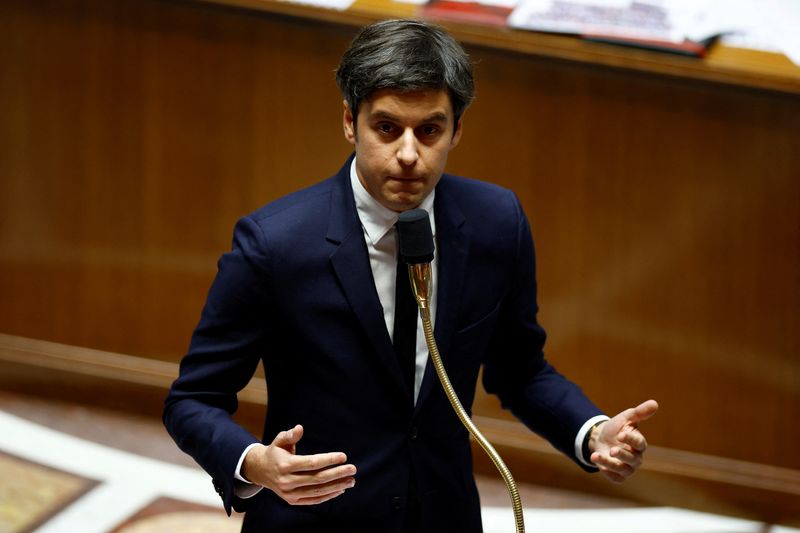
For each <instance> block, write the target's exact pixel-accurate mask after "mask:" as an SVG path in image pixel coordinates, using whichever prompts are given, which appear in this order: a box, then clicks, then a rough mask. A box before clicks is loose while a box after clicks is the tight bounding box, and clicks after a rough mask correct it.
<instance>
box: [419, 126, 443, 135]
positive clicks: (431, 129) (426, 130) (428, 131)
mask: <svg viewBox="0 0 800 533" xmlns="http://www.w3.org/2000/svg"><path fill="white" fill-rule="evenodd" d="M437 133H439V128H438V127H436V126H423V127H422V134H423V135H425V136H427V137H431V136H433V135H436V134H437Z"/></svg>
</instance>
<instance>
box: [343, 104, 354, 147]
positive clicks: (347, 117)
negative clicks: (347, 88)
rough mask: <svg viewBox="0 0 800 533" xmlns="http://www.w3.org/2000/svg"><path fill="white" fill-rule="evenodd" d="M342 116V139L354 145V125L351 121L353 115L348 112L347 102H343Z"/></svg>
mask: <svg viewBox="0 0 800 533" xmlns="http://www.w3.org/2000/svg"><path fill="white" fill-rule="evenodd" d="M342 103H343V104H344V116H343V117H342V125H343V126H344V138H345V139H347V142H349V143H350V144H353V145H355V144H356V124H355V121H354V120H353V113H352V111H350V106H349V105H347V100H343V101H342Z"/></svg>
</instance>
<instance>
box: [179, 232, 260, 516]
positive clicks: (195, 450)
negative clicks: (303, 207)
mask: <svg viewBox="0 0 800 533" xmlns="http://www.w3.org/2000/svg"><path fill="white" fill-rule="evenodd" d="M262 241H263V235H262V233H261V230H260V228H259V227H258V225H257V224H255V223H254V222H253V221H252V220H250V219H249V218H243V219H241V220H240V221H239V223H238V224H237V226H236V229H235V231H234V242H233V249H232V251H231V252H229V253H227V254H225V255H223V256H222V258H221V259H220V260H219V264H218V272H217V276H216V278H215V279H214V282H213V284H212V286H211V288H210V290H209V294H208V298H207V301H206V305H205V307H204V309H203V312H202V316H201V319H200V323H199V324H198V326H197V328H196V330H195V332H194V334H193V336H192V341H191V344H190V347H189V351H188V353H187V354H186V356H185V357H184V358H183V360H182V361H181V365H180V375H179V377H178V379H177V380H176V381H175V382H174V383H173V384H172V388H171V390H170V392H169V395H168V396H167V399H166V402H165V407H164V424H165V426H166V428H167V431H168V432H169V434H170V435H171V436H172V438H173V439H174V440H175V442H176V443H177V444H178V446H179V447H180V448H181V449H182V450H183V451H184V452H186V453H188V454H189V455H191V456H192V457H193V458H194V459H195V461H197V463H198V464H199V465H200V466H201V467H203V469H204V470H205V471H206V472H208V474H209V475H210V476H211V477H212V479H213V483H214V487H215V488H216V490H217V492H218V493H219V494H220V496H221V497H222V499H223V502H224V506H225V510H226V512H227V513H228V514H230V512H231V506H234V507H235V508H237V510H238V509H239V506H240V504H243V502H242V501H241V500H239V499H238V498H236V497H235V496H234V494H233V492H234V490H233V489H234V484H235V483H238V482H237V481H235V477H234V472H235V470H236V465H237V462H238V460H239V457H240V456H241V454H242V452H243V451H244V449H245V448H246V447H247V446H249V445H250V444H252V443H254V442H258V439H256V438H255V437H254V436H253V435H251V434H250V433H249V432H248V431H247V430H245V429H244V428H243V427H241V426H240V425H239V424H237V423H235V422H234V421H233V420H232V419H231V414H232V413H233V412H234V411H235V410H236V408H237V406H238V402H237V398H236V394H237V392H238V391H240V390H241V389H243V388H244V387H245V386H246V385H247V383H248V382H249V380H250V378H251V377H252V375H253V373H254V372H255V369H256V366H257V364H258V361H259V358H260V356H261V354H262V349H263V347H264V343H265V338H266V336H267V327H266V324H268V323H269V308H268V306H267V302H268V298H267V285H268V280H269V268H268V260H267V257H266V256H265V255H264V252H263V250H264V249H265V247H264V243H263V242H262Z"/></svg>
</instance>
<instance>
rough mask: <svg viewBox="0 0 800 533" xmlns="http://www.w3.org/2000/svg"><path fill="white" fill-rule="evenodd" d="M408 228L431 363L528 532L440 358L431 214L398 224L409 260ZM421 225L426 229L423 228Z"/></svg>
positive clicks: (503, 471)
mask: <svg viewBox="0 0 800 533" xmlns="http://www.w3.org/2000/svg"><path fill="white" fill-rule="evenodd" d="M415 212H416V213H415ZM404 225H405V227H409V226H410V227H411V229H410V231H409V230H406V231H408V233H409V234H410V238H409V243H408V244H410V246H408V248H412V251H411V254H410V255H411V256H413V258H414V259H415V260H408V275H409V278H410V280H411V289H412V291H413V292H414V298H416V300H417V305H418V306H419V314H420V317H421V318H422V328H423V331H424V332H425V342H426V343H427V344H428V351H429V352H430V354H431V361H433V366H434V368H435V369H436V375H437V376H438V377H439V381H440V382H441V384H442V387H443V388H444V392H445V395H446V396H447V399H448V400H449V401H450V405H452V406H453V409H454V410H455V412H456V415H458V418H459V420H461V423H462V424H464V427H466V428H467V431H469V432H470V434H471V435H472V436H473V438H474V439H475V440H476V441H478V444H480V445H481V448H483V450H484V451H485V452H486V454H487V455H488V456H489V458H490V459H491V460H492V463H494V466H495V467H496V468H497V470H498V471H499V472H500V475H501V476H502V477H503V481H505V483H506V488H508V494H509V496H510V497H511V506H512V508H513V510H514V520H515V522H516V527H517V533H525V519H524V517H523V513H522V501H521V500H520V497H519V490H518V489H517V484H516V482H515V481H514V478H513V477H512V476H511V472H510V471H509V469H508V467H507V466H506V464H505V463H504V462H503V459H502V458H501V457H500V454H498V453H497V450H495V449H494V446H492V444H491V443H490V442H489V441H488V440H487V439H486V437H484V436H483V434H482V433H481V432H480V431H479V430H478V428H477V427H476V426H475V424H474V423H473V422H472V419H470V417H469V415H468V414H467V411H466V410H465V409H464V406H462V405H461V401H460V400H459V399H458V395H457V394H456V391H455V389H453V385H452V384H451V383H450V378H449V377H447V372H445V369H444V364H442V358H441V356H440V355H439V348H438V347H437V346H436V339H435V338H434V336H433V326H432V325H431V310H430V295H431V292H432V290H433V282H432V276H431V263H430V262H431V260H432V259H433V235H432V234H431V229H430V220H429V219H428V213H427V212H426V211H423V210H421V209H415V210H413V211H407V212H405V213H403V214H401V215H400V221H398V233H399V234H400V248H401V253H403V254H404V255H406V256H407V258H408V255H407V254H406V253H405V252H404V251H403V249H404V244H405V243H404V242H403V239H404V235H403V233H404V229H403V226H404ZM420 226H423V227H422V228H420Z"/></svg>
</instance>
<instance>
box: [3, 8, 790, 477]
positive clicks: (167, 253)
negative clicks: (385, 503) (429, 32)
mask: <svg viewBox="0 0 800 533" xmlns="http://www.w3.org/2000/svg"><path fill="white" fill-rule="evenodd" d="M352 34H353V28H351V27H348V26H346V25H337V24H328V23H322V22H314V21H311V20H304V19H300V18H290V17H283V16H280V15H267V14H258V13H254V12H248V11H240V10H235V9H227V8H219V7H214V6H211V5H205V4H195V3H189V2H184V3H175V2H151V1H147V2H138V1H137V2H134V1H132V0H116V1H114V2H104V1H99V0H84V1H78V0H71V1H66V0H65V1H60V2H55V1H50V2H35V3H31V2H24V1H19V0H18V1H7V2H3V3H2V4H0V64H2V65H3V70H2V74H0V114H1V115H2V117H3V120H2V121H0V213H2V215H0V294H2V297H1V298H2V304H1V305H0V331H2V332H3V333H8V334H13V335H21V336H26V337H34V338H40V339H46V340H51V341H57V342H62V343H66V344H70V345H77V346H87V347H91V348H96V349H100V350H109V351H114V352H120V353H125V354H132V355H139V356H145V357H150V358H155V359H161V360H168V361H177V360H178V358H179V357H180V355H181V354H182V352H183V350H184V349H185V346H186V344H187V342H188V338H189V335H190V333H191V330H192V328H193V326H194V324H195V321H196V320H197V317H198V315H199V312H200V307H201V305H202V302H203V300H204V297H205V291H206V289H207V287H208V284H209V282H210V280H211V279H212V277H213V274H214V272H215V261H216V258H217V257H218V255H219V254H220V253H222V252H224V251H225V250H226V249H228V247H229V242H230V235H231V229H232V226H233V224H234V222H235V220H236V219H237V218H238V217H239V216H240V215H242V214H245V213H247V212H249V211H250V210H252V209H254V208H256V207H257V206H259V205H261V204H263V203H265V202H267V201H269V200H271V199H274V198H276V197H278V196H280V195H282V194H285V193H287V192H289V191H292V190H295V189H297V188H299V187H301V186H304V185H307V184H310V183H313V182H315V181H317V180H318V179H320V178H323V177H326V176H328V175H330V174H331V173H332V172H334V171H335V170H336V169H337V168H338V166H339V165H340V164H341V162H342V161H343V160H344V158H345V157H346V156H347V155H348V153H349V151H350V147H349V145H348V144H347V143H346V142H345V141H344V139H343V138H342V135H341V125H340V120H341V103H340V96H339V95H338V93H337V90H336V88H335V84H334V82H333V70H334V69H335V67H336V65H337V63H338V58H339V55H340V53H341V52H342V51H343V50H344V48H345V47H346V44H347V42H348V40H349V39H350V37H351V36H352ZM469 51H470V52H471V53H472V55H473V57H474V58H475V59H476V60H477V61H478V64H477V67H476V73H477V77H478V79H477V83H478V99H477V101H476V103H475V104H474V106H473V107H472V108H471V109H470V110H469V111H468V113H467V115H466V118H465V120H466V122H465V128H466V129H465V135H464V138H463V140H462V143H461V145H460V146H459V147H458V149H457V150H456V151H455V152H454V153H453V154H452V157H451V165H450V170H451V171H453V172H457V173H463V174H466V175H469V176H472V177H476V178H482V179H487V180H489V181H493V182H496V183H500V184H502V185H506V186H508V187H511V188H513V189H514V190H515V191H516V192H517V194H518V195H519V196H520V198H521V200H522V202H523V204H524V206H525V208H526V211H527V212H528V214H529V217H530V220H531V223H532V226H533V231H534V236H535V239H536V243H537V253H538V258H539V259H538V268H539V283H540V304H541V308H542V312H541V317H540V318H541V321H542V323H543V324H544V325H545V327H546V328H547V329H548V331H549V333H550V340H549V343H548V347H547V353H548V356H549V357H550V358H551V360H552V361H553V362H554V363H555V364H556V365H557V366H558V367H559V368H560V369H562V370H563V371H564V372H565V373H566V374H568V375H569V376H571V377H573V378H574V379H575V380H576V381H578V382H579V383H581V384H582V386H583V387H584V388H585V389H586V391H587V392H588V393H589V394H590V395H591V396H592V397H594V398H595V399H596V400H597V402H598V403H599V404H600V405H601V406H602V407H604V408H605V409H607V410H608V411H609V412H615V411H617V410H619V409H622V408H625V407H627V406H630V405H632V404H634V403H635V402H638V401H640V400H643V399H646V398H649V397H655V398H657V399H658V400H659V401H660V402H661V404H662V411H661V412H660V413H659V414H658V416H657V418H656V419H654V420H653V421H652V423H650V424H648V426H647V429H648V436H649V437H650V440H651V442H653V443H655V444H658V445H660V446H664V447H669V448H675V449H680V450H688V451H692V452H699V453H706V454H711V455H719V456H721V457H729V458H733V459H741V460H746V461H751V462H755V463H764V464H769V465H776V466H781V467H785V468H790V469H798V468H800V456H798V454H797V453H796V443H797V442H798V441H800V429H798V426H797V424H795V423H794V421H796V420H797V419H798V418H800V361H798V349H799V348H800V346H799V344H800V343H798V335H800V333H798V331H800V323H798V322H800V320H799V318H798V317H800V183H798V177H800V155H799V154H800V150H798V149H797V146H798V137H797V132H798V131H800V98H798V96H797V95H794V94H789V93H781V92H770V91H763V90H757V89H751V88H747V87H736V86H733V85H717V84H713V83H709V82H703V81H698V80H690V79H683V78H679V77H668V76H657V75H648V74H644V73H636V72H628V71H625V70H614V69H611V68H607V67H600V66H593V65H589V64H579V63H571V62H567V61H558V60H554V59H546V58H537V57H534V56H531V55H523V54H515V53H513V52H508V51H498V50H495V49H490V48H483V47H478V46H472V47H469ZM476 412H477V413H479V414H481V415H483V416H489V417H495V418H503V417H505V416H506V415H505V414H503V413H501V412H500V411H499V409H498V407H497V405H496V403H495V402H494V400H493V399H491V398H486V397H484V396H481V397H479V402H478V405H477V407H476Z"/></svg>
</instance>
